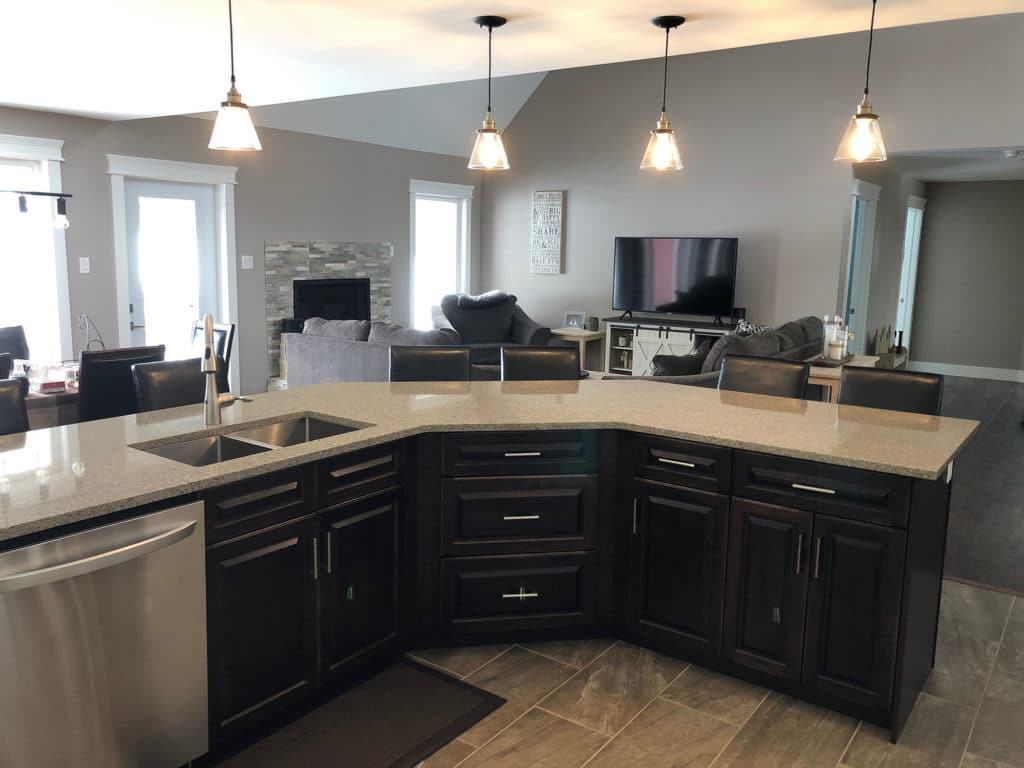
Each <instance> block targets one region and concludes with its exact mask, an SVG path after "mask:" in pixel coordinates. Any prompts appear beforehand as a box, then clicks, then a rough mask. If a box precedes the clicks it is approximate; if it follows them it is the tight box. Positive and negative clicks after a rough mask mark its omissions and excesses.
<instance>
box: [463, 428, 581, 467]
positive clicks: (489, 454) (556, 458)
mask: <svg viewBox="0 0 1024 768" xmlns="http://www.w3.org/2000/svg"><path fill="white" fill-rule="evenodd" d="M443 450H444V474H445V475H446V476H448V477H460V476H474V477H479V476H481V475H566V474H574V475H584V474H588V473H590V472H594V471H596V465H597V435H596V433H594V432H538V431H534V430H530V431H524V432H464V433H460V434H455V435H445V437H444V449H443Z"/></svg>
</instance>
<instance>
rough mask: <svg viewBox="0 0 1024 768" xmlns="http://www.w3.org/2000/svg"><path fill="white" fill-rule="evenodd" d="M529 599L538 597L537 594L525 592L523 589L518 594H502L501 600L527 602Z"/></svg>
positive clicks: (538, 594)
mask: <svg viewBox="0 0 1024 768" xmlns="http://www.w3.org/2000/svg"><path fill="white" fill-rule="evenodd" d="M531 597H540V593H538V592H527V591H526V590H524V589H520V590H519V591H518V592H502V593H501V599H502V600H529V599H530V598H531Z"/></svg>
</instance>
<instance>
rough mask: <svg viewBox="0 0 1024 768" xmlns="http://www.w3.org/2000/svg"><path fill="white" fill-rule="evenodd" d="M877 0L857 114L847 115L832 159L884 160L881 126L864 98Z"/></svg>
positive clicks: (854, 161) (866, 161)
mask: <svg viewBox="0 0 1024 768" xmlns="http://www.w3.org/2000/svg"><path fill="white" fill-rule="evenodd" d="M877 5H878V0H871V29H870V31H869V32H868V65H867V71H866V73H865V75H864V98H863V99H861V101H860V105H859V106H858V107H857V113H856V114H855V115H854V116H853V117H852V118H850V124H849V125H848V126H847V127H846V131H845V132H844V133H843V138H842V139H841V140H840V141H839V147H838V148H837V149H836V156H835V158H833V159H835V160H837V161H846V162H853V163H880V162H882V161H883V160H885V159H886V157H887V155H886V154H885V142H884V141H882V127H881V126H880V125H879V123H878V115H877V114H875V112H874V110H872V109H871V102H870V101H869V100H868V86H869V84H870V81H871V48H872V46H873V45H874V42H875V8H876V6H877Z"/></svg>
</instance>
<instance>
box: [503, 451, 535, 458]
mask: <svg viewBox="0 0 1024 768" xmlns="http://www.w3.org/2000/svg"><path fill="white" fill-rule="evenodd" d="M537 456H540V451H505V458H506V459H528V458H531V457H537Z"/></svg>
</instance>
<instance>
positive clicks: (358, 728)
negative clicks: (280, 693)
mask: <svg viewBox="0 0 1024 768" xmlns="http://www.w3.org/2000/svg"><path fill="white" fill-rule="evenodd" d="M504 702H505V700H504V699H502V698H500V697H498V696H495V695H494V694H492V693H489V692H487V691H484V690H481V689H479V688H475V687H473V686H471V685H469V684H468V683H464V682H462V681H461V680H458V679H457V678H454V677H450V676H449V675H446V674H444V673H442V672H439V671H437V670H434V669H431V668H430V667H426V666H423V665H422V664H417V663H416V662H414V661H410V660H409V659H401V660H400V661H398V662H396V663H395V664H394V665H393V666H391V667H389V668H388V669H386V670H385V671H383V672H381V673H380V674H379V675H377V676H376V677H373V678H370V679H369V680H367V681H366V682H364V683H362V684H360V685H358V686H356V687H355V688H352V689H351V690H349V691H347V692H345V693H343V694H342V695H340V696H338V697H337V698H335V699H332V700H330V701H328V702H327V703H325V704H323V705H322V706H320V707H317V708H316V709H314V710H313V711H311V712H309V713H307V714H305V715H303V716H302V717H299V718H298V719H296V720H294V721H292V722H290V723H288V724H287V725H284V726H283V727H281V728H279V729H277V730H276V731H274V732H273V733H271V734H268V735H267V736H266V737H265V738H263V739H261V740H260V741H258V742H256V743H255V744H252V745H251V746H248V747H246V748H244V749H243V750H241V751H240V752H237V753H236V754H234V755H232V756H230V757H228V758H225V759H223V760H220V761H218V762H217V763H215V765H216V766H217V768H412V766H415V765H416V764H417V763H419V762H420V761H421V760H424V759H426V758H427V757H429V756H430V755H431V754H433V753H434V752H435V751H437V750H438V749H440V748H441V747H442V746H444V745H445V744H447V743H448V742H449V741H451V740H452V739H454V738H455V737H456V736H458V735H459V734H460V733H462V732H464V731H465V730H466V729H468V728H469V727H470V726H472V725H473V724H475V723H477V722H479V721H480V720H482V719H483V718H485V717H486V716H487V715H489V714H490V713H491V712H493V711H494V710H495V709H497V708H498V707H500V706H501V705H502V704H503V703H504Z"/></svg>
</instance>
